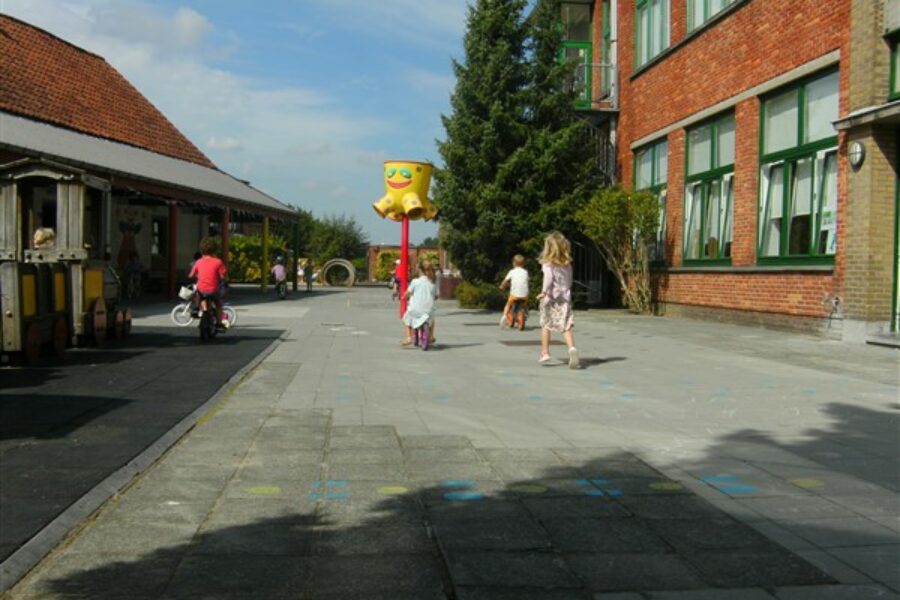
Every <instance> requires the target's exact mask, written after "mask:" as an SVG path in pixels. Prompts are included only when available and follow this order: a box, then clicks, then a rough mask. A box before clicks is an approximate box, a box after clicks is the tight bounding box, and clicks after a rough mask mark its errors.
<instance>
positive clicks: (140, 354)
mask: <svg viewBox="0 0 900 600" xmlns="http://www.w3.org/2000/svg"><path fill="white" fill-rule="evenodd" d="M281 334H282V331H280V330H255V331H252V332H242V333H239V334H237V335H231V334H230V333H229V334H227V335H224V336H221V337H217V338H216V339H214V340H212V341H211V342H210V343H206V344H201V342H200V340H199V338H198V336H197V333H196V330H194V329H189V330H181V329H177V328H172V327H166V328H141V327H136V328H135V330H134V331H133V334H132V335H131V336H130V337H128V338H126V339H125V340H123V341H121V342H115V343H113V344H111V345H110V346H108V347H105V348H85V349H78V350H73V351H72V352H69V353H67V359H66V361H65V362H64V363H61V364H57V365H54V366H52V367H41V368H34V369H32V368H23V369H3V370H2V371H0V378H2V388H0V466H2V468H0V559H4V558H6V557H7V556H8V555H9V554H11V553H12V552H14V551H15V550H16V549H17V548H19V547H20V546H21V545H22V544H23V543H25V542H26V541H27V540H29V539H30V538H31V537H32V536H34V535H35V534H36V533H37V532H38V531H40V530H41V529H42V528H43V527H44V526H45V525H46V524H47V523H49V522H50V521H51V520H53V519H54V518H55V517H56V516H57V515H58V514H59V513H60V512H61V511H62V510H64V509H66V508H67V507H68V506H69V505H71V504H72V503H73V502H75V501H76V500H77V499H78V498H80V497H81V496H82V495H84V494H85V493H86V492H88V491H89V490H91V489H92V488H93V487H94V486H95V485H96V484H97V483H99V482H101V481H102V480H103V479H105V478H106V477H107V476H109V475H110V474H111V473H113V472H115V471H116V470H118V469H119V468H120V467H122V466H123V465H125V464H127V463H128V462H129V461H130V460H131V459H133V458H134V457H135V456H137V455H138V454H140V453H141V452H142V451H143V450H144V449H145V448H147V447H148V446H150V445H151V444H152V443H153V442H155V441H156V440H157V439H159V438H160V437H161V436H162V435H164V434H165V433H166V432H167V431H169V430H170V429H171V428H172V427H173V426H174V425H175V424H177V423H178V422H180V421H181V420H182V419H183V418H184V417H186V416H187V415H189V414H190V413H191V412H193V411H194V410H195V409H196V408H197V407H199V406H201V405H202V404H203V403H204V402H205V401H206V400H207V399H209V398H210V397H212V396H213V395H214V394H215V393H216V392H217V391H218V390H219V388H220V387H221V386H222V385H224V384H225V383H226V382H227V381H228V380H229V379H230V378H231V377H232V376H233V375H234V374H235V373H237V372H239V371H240V370H241V368H243V367H244V366H245V365H246V364H247V363H249V362H250V361H252V360H253V359H254V358H255V357H256V356H257V355H259V354H260V353H261V352H262V351H264V350H265V349H266V348H267V347H268V346H269V345H270V344H271V343H272V342H273V341H274V340H275V339H277V338H278V337H279V336H280V335H281Z"/></svg>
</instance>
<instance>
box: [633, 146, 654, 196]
mask: <svg viewBox="0 0 900 600" xmlns="http://www.w3.org/2000/svg"><path fill="white" fill-rule="evenodd" d="M652 167H653V152H652V150H651V149H650V148H647V149H645V150H642V151H641V153H640V154H638V159H637V177H635V181H636V182H637V189H639V190H642V189H644V188H648V187H650V186H651V185H653V179H652V178H651V177H652V175H653V170H652Z"/></svg>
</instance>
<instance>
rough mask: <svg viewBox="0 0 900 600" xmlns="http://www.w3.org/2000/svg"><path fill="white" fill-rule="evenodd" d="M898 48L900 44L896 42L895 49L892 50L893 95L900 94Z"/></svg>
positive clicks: (899, 51) (899, 55) (899, 58)
mask: <svg viewBox="0 0 900 600" xmlns="http://www.w3.org/2000/svg"><path fill="white" fill-rule="evenodd" d="M897 46H898V44H897V43H896V42H895V43H894V46H893V48H892V49H891V62H892V63H893V72H892V81H891V94H892V95H893V94H898V93H900V50H898V48H897Z"/></svg>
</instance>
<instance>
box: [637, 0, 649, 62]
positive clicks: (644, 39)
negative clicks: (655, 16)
mask: <svg viewBox="0 0 900 600" xmlns="http://www.w3.org/2000/svg"><path fill="white" fill-rule="evenodd" d="M649 56H650V7H649V5H644V7H643V8H642V9H640V11H639V12H638V64H639V65H642V64H644V63H645V62H647V59H648V58H649Z"/></svg>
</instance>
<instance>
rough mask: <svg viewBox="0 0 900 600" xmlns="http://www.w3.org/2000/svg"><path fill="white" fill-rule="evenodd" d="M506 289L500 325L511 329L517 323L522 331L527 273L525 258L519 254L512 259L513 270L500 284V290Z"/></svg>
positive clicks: (526, 309) (525, 310)
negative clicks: (507, 289)
mask: <svg viewBox="0 0 900 600" xmlns="http://www.w3.org/2000/svg"><path fill="white" fill-rule="evenodd" d="M506 288H509V297H508V298H507V299H506V306H504V307H503V319H502V320H501V323H505V324H506V325H507V326H508V327H513V326H515V325H516V322H517V321H518V325H519V329H524V328H525V317H526V315H527V313H528V271H526V270H525V257H524V256H522V255H521V254H516V255H515V256H514V257H513V268H512V269H510V270H509V272H508V273H507V274H506V277H504V278H503V281H502V282H500V289H501V290H503V289H506Z"/></svg>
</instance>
